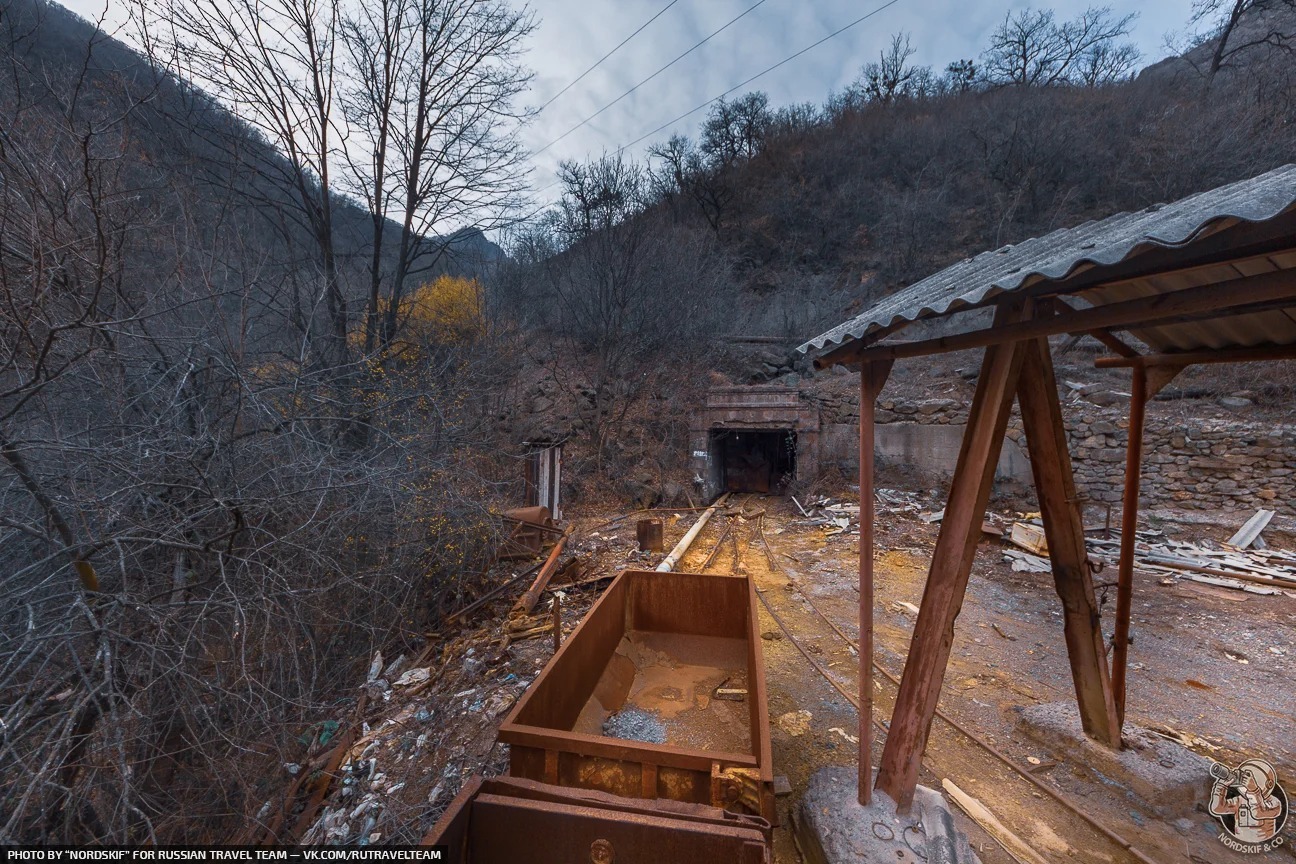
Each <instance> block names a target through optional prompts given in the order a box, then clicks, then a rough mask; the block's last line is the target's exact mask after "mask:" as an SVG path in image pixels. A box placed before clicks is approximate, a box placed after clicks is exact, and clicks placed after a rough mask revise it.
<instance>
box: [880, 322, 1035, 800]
mask: <svg viewBox="0 0 1296 864" xmlns="http://www.w3.org/2000/svg"><path fill="white" fill-rule="evenodd" d="M1022 312H1023V310H1022V307H1020V306H1012V305H1004V306H1001V307H1000V308H999V311H998V312H997V313H996V315H995V326H1001V325H1005V324H1009V323H1011V322H1015V321H1020V320H1022V318H1023V314H1022ZM1021 361H1022V351H1021V346H1020V343H1018V342H1008V343H1004V344H999V345H994V346H991V347H989V348H987V349H986V352H985V359H984V360H983V361H982V363H981V375H980V377H979V378H978V379H977V389H976V395H975V397H973V400H972V408H971V411H970V412H969V414H968V422H967V430H966V431H965V432H964V434H963V445H962V448H961V450H960V451H959V458H958V466H957V467H956V468H955V471H954V480H953V483H952V484H951V486H950V493H949V501H948V502H947V503H946V505H945V518H944V519H943V520H941V529H940V536H939V537H938V538H937V540H936V549H935V551H934V552H933V553H932V563H931V570H930V572H929V573H928V575H927V586H926V588H925V589H924V590H923V599H922V607H921V610H920V611H919V613H918V621H917V623H916V624H915V625H914V634H913V639H912V640H911V642H910V643H909V657H908V659H907V660H906V662H905V670H904V677H903V678H902V679H901V681H900V692H899V693H898V694H897V696H896V701H895V709H894V711H893V713H892V715H891V726H890V729H889V730H888V732H887V740H886V747H885V748H884V749H883V751H882V765H881V768H880V769H879V771H878V782H877V788H878V789H881V790H882V791H883V792H886V793H887V794H888V795H889V796H891V799H892V800H893V801H895V802H896V807H897V809H898V810H899V811H900V812H902V813H903V812H908V810H909V806H910V804H911V803H912V802H913V793H914V787H915V786H917V784H918V768H919V766H920V764H921V762H922V755H923V751H924V749H926V746H927V735H928V733H929V732H930V730H931V722H932V717H933V716H934V715H935V713H936V703H937V700H938V699H939V698H940V689H941V681H942V680H943V678H944V676H945V666H946V664H947V663H948V662H949V653H950V647H951V645H952V644H953V642H954V619H955V618H957V617H958V614H959V611H960V610H961V609H962V607H963V595H964V592H965V591H966V590H967V582H968V576H969V575H970V574H971V572H972V560H973V558H974V557H975V556H976V546H977V541H978V540H980V538H981V521H982V519H983V518H984V516H985V508H986V502H987V501H988V500H989V498H990V487H991V484H992V483H993V482H994V473H995V466H996V465H997V463H998V461H999V453H1000V451H1001V450H1002V448H1003V438H1004V431H1005V429H1006V428H1007V425H1008V412H1009V409H1010V408H1011V407H1012V401H1013V394H1014V393H1016V391H1017V377H1018V374H1019V372H1020V371H1021Z"/></svg>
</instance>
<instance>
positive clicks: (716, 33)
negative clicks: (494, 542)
mask: <svg viewBox="0 0 1296 864" xmlns="http://www.w3.org/2000/svg"><path fill="white" fill-rule="evenodd" d="M766 2H768V0H756V2H755V3H753V4H752V5H750V6H748V7H747V8H746V9H744V10H743V11H742V12H739V13H738V14H737V15H736V16H734V17H733V18H731V19H729V21H728V22H727V23H725V25H724V26H722V27H720V28H719V29H718V30H714V31H712V32H711V33H710V34H709V35H707V36H706V37H705V38H703V39H702V40H700V41H698V42H696V43H694V44H693V46H692V47H691V48H689V49H688V50H687V51H685V52H684V53H683V54H681V55H679V56H678V57H676V58H675V59H674V60H672V61H670V62H669V63H667V64H666V65H665V66H663V67H661V68H660V69H658V70H657V71H656V72H654V73H652V74H651V75H649V76H648V77H647V78H645V79H643V80H642V81H640V82H639V83H638V84H636V85H634V86H633V87H631V88H630V89H629V90H627V91H625V92H624V93H622V94H621V95H620V96H618V97H617V98H615V99H613V100H612V101H611V102H609V103H607V104H606V105H604V106H603V107H602V108H600V109H598V110H597V111H595V112H594V113H593V114H591V115H589V116H588V117H586V118H585V119H584V120H582V121H580V122H579V123H577V124H576V125H575V126H573V127H572V128H570V129H568V130H567V131H566V132H564V133H563V134H561V135H559V136H558V137H557V138H555V139H553V140H552V141H550V142H549V143H548V144H546V145H544V146H543V147H541V148H540V149H539V150H537V151H535V153H533V154H531V155H532V156H539V155H540V154H541V153H543V152H545V151H546V150H548V149H549V148H550V147H552V146H554V145H555V144H557V143H558V142H559V141H561V140H563V139H564V138H566V137H567V136H568V135H570V134H572V133H573V132H575V131H576V130H577V129H580V128H581V127H583V126H584V125H585V124H586V123H588V122H590V121H591V120H593V119H594V118H595V117H597V116H599V115H600V114H602V113H603V112H604V111H606V110H608V109H609V108H611V107H612V106H613V105H615V104H617V103H618V102H620V101H621V100H622V99H624V98H626V97H627V96H629V95H630V94H631V93H633V92H635V91H636V90H638V89H639V88H640V87H642V86H643V85H645V84H647V83H648V82H649V81H651V80H653V79H654V78H656V77H657V76H658V75H660V74H661V73H663V72H665V71H666V70H667V69H669V68H671V67H672V66H674V65H675V64H676V63H678V62H679V61H681V60H683V59H684V58H685V57H687V56H688V55H690V54H692V53H693V52H694V51H696V50H697V49H699V48H701V47H702V46H703V45H705V44H706V43H708V42H710V41H711V40H712V39H714V38H715V37H716V36H719V35H720V34H721V33H723V32H724V31H726V30H728V29H729V28H730V27H732V26H733V25H734V24H737V23H738V22H739V21H740V20H742V19H743V18H745V17H746V16H747V15H748V14H749V13H751V12H753V11H755V10H756V8H757V7H759V6H763V5H764V4H765V3H766ZM614 50H615V49H614ZM550 101H553V100H550ZM546 104H547V103H546Z"/></svg>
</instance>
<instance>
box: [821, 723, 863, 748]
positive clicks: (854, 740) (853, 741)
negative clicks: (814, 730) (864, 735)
mask: <svg viewBox="0 0 1296 864" xmlns="http://www.w3.org/2000/svg"><path fill="white" fill-rule="evenodd" d="M828 731H829V732H836V733H837V734H838V735H840V736H841V737H843V738H845V739H846V740H847V741H848V742H850V743H851V744H858V743H859V738H858V737H856V736H854V735H852V734H850V733H849V732H847V731H846V730H845V729H843V728H841V727H840V726H833V727H832V728H831V729H829V730H828Z"/></svg>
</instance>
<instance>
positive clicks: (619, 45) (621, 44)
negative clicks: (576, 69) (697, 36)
mask: <svg viewBox="0 0 1296 864" xmlns="http://www.w3.org/2000/svg"><path fill="white" fill-rule="evenodd" d="M678 2H679V0H671V2H669V3H667V4H666V5H665V6H664V7H662V9H661V11H660V12H658V13H657V14H656V15H654V16H652V17H651V18H649V19H648V20H647V21H645V22H644V23H642V24H640V25H639V29H638V30H636V31H634V32H633V33H631V34H630V35H629V36H627V37H626V38H624V39H622V40H621V41H620V42H619V43H617V46H616V47H615V48H613V49H612V50H611V51H609V52H607V53H606V54H604V55H603V56H602V57H600V58H599V59H598V61H597V62H596V63H595V64H594V65H593V66H591V67H589V68H588V69H586V70H585V71H584V72H582V73H581V74H579V75H577V76H576V78H575V80H573V81H572V82H571V83H570V84H568V85H567V86H566V87H564V88H562V89H561V90H559V91H558V92H557V93H555V94H554V95H552V96H550V97H549V101H548V102H546V103H544V104H543V105H541V106H540V107H539V108H537V109H536V113H537V114H539V113H540V112H541V111H543V110H544V109H546V108H548V107H549V106H550V105H552V104H553V103H554V101H555V100H556V99H557V98H558V97H559V96H561V95H563V94H564V93H566V92H567V91H568V90H570V89H571V88H573V87H575V86H576V85H577V84H579V83H580V82H581V79H582V78H584V77H585V76H586V75H588V74H589V73H591V72H593V71H594V70H595V69H597V68H598V67H599V66H600V65H602V63H603V61H604V60H606V59H608V58H609V57H611V56H612V55H613V54H615V53H616V52H618V51H620V50H621V49H622V48H623V47H624V46H625V44H626V43H627V42H629V41H630V40H631V39H633V38H634V37H636V36H638V35H639V34H640V33H642V32H643V30H644V28H645V27H647V26H648V25H649V24H651V23H653V22H654V21H656V20H657V19H658V18H660V17H661V16H662V15H664V14H665V13H666V11H667V10H669V9H670V8H671V7H672V6H674V5H675V4H676V3H678Z"/></svg>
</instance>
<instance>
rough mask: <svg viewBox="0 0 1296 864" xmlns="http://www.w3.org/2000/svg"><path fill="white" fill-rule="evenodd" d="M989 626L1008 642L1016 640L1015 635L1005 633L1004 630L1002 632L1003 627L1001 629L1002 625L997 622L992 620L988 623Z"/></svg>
mask: <svg viewBox="0 0 1296 864" xmlns="http://www.w3.org/2000/svg"><path fill="white" fill-rule="evenodd" d="M990 626H991V627H992V628H994V631H995V632H996V633H998V634H999V635H1000V636H1002V637H1003V638H1005V639H1007V640H1008V641H1009V642H1016V641H1017V637H1016V636H1011V635H1009V634H1007V633H1005V632H1004V629H1003V628H1002V627H1000V626H999V625H998V624H995V623H993V622H992V623H991V624H990Z"/></svg>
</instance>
